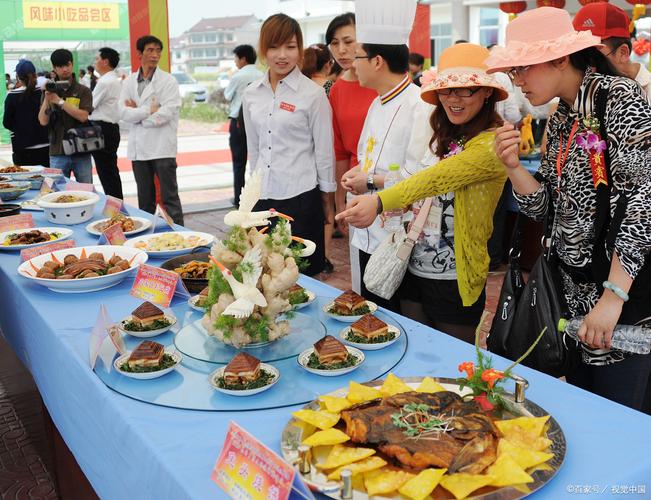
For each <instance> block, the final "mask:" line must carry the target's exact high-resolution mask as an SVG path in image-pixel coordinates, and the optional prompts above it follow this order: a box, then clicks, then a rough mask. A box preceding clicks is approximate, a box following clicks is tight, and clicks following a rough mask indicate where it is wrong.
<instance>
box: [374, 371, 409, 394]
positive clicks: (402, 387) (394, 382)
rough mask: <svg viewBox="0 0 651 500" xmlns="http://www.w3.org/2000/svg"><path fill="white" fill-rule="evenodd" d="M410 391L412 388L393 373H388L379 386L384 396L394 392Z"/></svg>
mask: <svg viewBox="0 0 651 500" xmlns="http://www.w3.org/2000/svg"><path fill="white" fill-rule="evenodd" d="M411 391H413V389H412V388H411V387H409V386H408V385H407V384H405V383H404V382H403V381H402V380H400V379H399V378H398V377H396V376H395V375H394V374H393V373H389V376H388V377H387V378H386V380H385V381H384V383H383V384H382V387H380V392H381V393H382V394H383V395H384V396H393V395H394V394H401V393H403V392H411Z"/></svg>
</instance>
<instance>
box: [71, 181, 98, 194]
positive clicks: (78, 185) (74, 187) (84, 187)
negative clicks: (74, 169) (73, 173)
mask: <svg viewBox="0 0 651 500" xmlns="http://www.w3.org/2000/svg"><path fill="white" fill-rule="evenodd" d="M66 191H88V192H90V193H92V192H94V191H95V186H94V185H92V184H87V183H84V182H75V181H69V182H68V183H67V184H66Z"/></svg>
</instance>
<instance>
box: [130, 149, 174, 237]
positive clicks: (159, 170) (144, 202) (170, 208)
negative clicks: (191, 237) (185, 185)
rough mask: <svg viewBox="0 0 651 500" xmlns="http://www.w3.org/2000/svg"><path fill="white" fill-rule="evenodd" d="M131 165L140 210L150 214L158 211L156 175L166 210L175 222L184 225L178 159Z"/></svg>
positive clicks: (162, 159) (149, 161)
mask: <svg viewBox="0 0 651 500" xmlns="http://www.w3.org/2000/svg"><path fill="white" fill-rule="evenodd" d="M131 163H132V164H133V176H134V177H135V178H136V185H137V186H138V208H140V209H141V210H144V211H145V212H149V213H150V214H153V213H154V212H155V211H156V187H155V186H154V175H156V176H157V177H158V181H159V183H160V194H161V198H162V201H163V205H164V206H165V210H166V211H167V213H168V214H169V215H170V217H172V219H173V220H174V222H176V223H177V224H179V225H183V208H182V207H181V200H180V199H179V185H178V184H177V182H176V158H157V159H155V160H145V161H133V162H131Z"/></svg>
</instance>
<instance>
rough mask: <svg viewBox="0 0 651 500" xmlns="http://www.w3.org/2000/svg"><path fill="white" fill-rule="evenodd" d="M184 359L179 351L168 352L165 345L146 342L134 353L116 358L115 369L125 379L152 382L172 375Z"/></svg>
mask: <svg viewBox="0 0 651 500" xmlns="http://www.w3.org/2000/svg"><path fill="white" fill-rule="evenodd" d="M182 359H183V356H181V354H180V353H178V352H177V351H173V350H170V351H166V350H165V346H163V344H159V343H158V342H153V341H151V340H145V341H143V342H141V343H140V345H139V346H138V347H136V348H135V349H134V350H133V351H132V352H128V353H126V354H123V355H122V356H119V357H118V358H116V360H115V361H114V362H113V367H114V368H115V369H116V370H117V372H118V373H119V374H120V375H124V376H125V377H129V378H135V379H137V380H150V379H153V378H158V377H162V376H163V375H166V374H168V373H170V372H171V371H172V370H174V369H175V368H176V367H177V366H178V365H179V363H181V360H182Z"/></svg>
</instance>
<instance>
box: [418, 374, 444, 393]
mask: <svg viewBox="0 0 651 500" xmlns="http://www.w3.org/2000/svg"><path fill="white" fill-rule="evenodd" d="M441 391H447V389H446V388H445V387H443V386H442V385H441V384H439V383H438V382H437V381H436V380H434V379H433V378H432V377H425V378H424V379H423V381H422V382H421V383H420V385H419V386H418V388H417V389H416V392H441Z"/></svg>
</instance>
